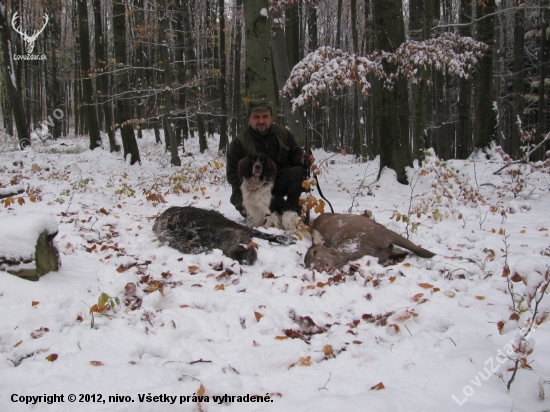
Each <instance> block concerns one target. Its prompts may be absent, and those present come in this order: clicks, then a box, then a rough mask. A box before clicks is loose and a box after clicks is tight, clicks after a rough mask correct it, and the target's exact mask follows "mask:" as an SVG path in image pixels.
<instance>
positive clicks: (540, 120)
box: [535, 0, 548, 160]
mask: <svg viewBox="0 0 550 412" xmlns="http://www.w3.org/2000/svg"><path fill="white" fill-rule="evenodd" d="M542 6H543V9H542V10H541V14H542V16H541V19H542V21H541V39H540V51H539V73H538V74H539V87H538V89H539V102H538V103H539V104H538V111H537V134H536V140H535V143H537V144H538V143H540V142H541V141H542V139H544V137H545V135H546V96H545V90H546V87H545V84H544V82H545V80H546V66H547V64H548V39H547V34H546V30H547V29H548V0H543V1H542ZM535 156H537V157H538V159H537V160H541V159H542V158H541V157H539V156H540V155H539V154H538V153H537V154H536V155H535Z"/></svg>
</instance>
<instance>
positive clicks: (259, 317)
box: [254, 311, 264, 322]
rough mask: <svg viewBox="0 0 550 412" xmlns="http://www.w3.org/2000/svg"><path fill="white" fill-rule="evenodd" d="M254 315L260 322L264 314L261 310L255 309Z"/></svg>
mask: <svg viewBox="0 0 550 412" xmlns="http://www.w3.org/2000/svg"><path fill="white" fill-rule="evenodd" d="M254 316H256V321H257V322H259V321H260V319H261V318H262V317H263V316H264V315H262V314H261V313H260V312H256V311H254Z"/></svg>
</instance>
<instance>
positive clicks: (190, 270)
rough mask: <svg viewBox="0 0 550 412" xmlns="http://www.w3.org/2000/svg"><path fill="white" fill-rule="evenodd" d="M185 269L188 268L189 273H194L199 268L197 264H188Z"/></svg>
mask: <svg viewBox="0 0 550 412" xmlns="http://www.w3.org/2000/svg"><path fill="white" fill-rule="evenodd" d="M187 269H189V273H190V274H191V275H196V274H197V273H198V272H199V268H198V267H197V266H188V267H187Z"/></svg>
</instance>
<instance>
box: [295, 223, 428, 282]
mask: <svg viewBox="0 0 550 412" xmlns="http://www.w3.org/2000/svg"><path fill="white" fill-rule="evenodd" d="M311 236H312V239H313V245H312V246H311V247H310V248H309V250H308V251H307V253H306V256H305V258H304V263H305V265H306V267H308V268H309V267H312V268H313V269H316V270H318V271H320V272H321V271H327V272H331V271H333V270H335V269H338V268H340V267H342V266H343V265H345V264H346V263H348V262H349V261H351V260H354V259H359V258H361V257H363V256H365V255H369V256H374V257H377V258H378V263H384V262H385V261H386V260H388V259H389V258H395V257H399V256H404V255H406V254H407V252H405V251H400V250H394V245H395V246H399V247H402V248H405V249H408V250H410V251H411V252H413V253H415V254H417V255H418V256H420V257H424V258H430V257H432V256H434V255H435V254H434V253H432V252H430V251H429V250H426V249H423V248H421V247H420V246H417V245H415V244H414V243H412V242H411V241H409V240H407V239H405V238H404V237H403V236H401V235H398V234H397V233H395V232H392V231H391V230H389V229H386V228H385V227H384V226H382V225H381V224H379V223H376V222H375V221H374V220H372V219H369V218H367V217H364V216H358V215H345V214H340V213H324V214H322V215H321V216H319V217H318V218H317V219H315V221H314V222H313V224H312V226H311Z"/></svg>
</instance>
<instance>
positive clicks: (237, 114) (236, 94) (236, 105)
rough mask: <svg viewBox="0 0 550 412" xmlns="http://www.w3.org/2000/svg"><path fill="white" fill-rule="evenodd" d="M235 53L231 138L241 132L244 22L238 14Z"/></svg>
mask: <svg viewBox="0 0 550 412" xmlns="http://www.w3.org/2000/svg"><path fill="white" fill-rule="evenodd" d="M242 6H243V0H237V10H236V11H235V13H239V12H240V11H242ZM235 32H236V34H235V53H234V58H233V64H234V66H235V67H234V69H233V71H234V75H233V76H234V78H233V107H232V109H231V111H232V117H231V138H232V139H234V138H235V137H236V136H237V133H238V132H239V129H240V126H241V124H240V123H241V122H240V120H241V117H242V116H241V105H242V103H241V97H240V96H241V44H242V36H243V35H242V24H241V19H240V18H239V16H237V22H236V27H235Z"/></svg>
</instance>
